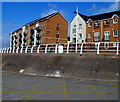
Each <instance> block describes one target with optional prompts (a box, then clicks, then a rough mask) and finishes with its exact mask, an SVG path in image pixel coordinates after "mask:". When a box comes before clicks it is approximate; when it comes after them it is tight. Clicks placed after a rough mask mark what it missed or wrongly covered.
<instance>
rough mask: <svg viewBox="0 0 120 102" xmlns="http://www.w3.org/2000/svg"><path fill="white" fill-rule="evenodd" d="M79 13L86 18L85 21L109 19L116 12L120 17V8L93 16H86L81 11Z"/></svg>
mask: <svg viewBox="0 0 120 102" xmlns="http://www.w3.org/2000/svg"><path fill="white" fill-rule="evenodd" d="M74 13H76V12H74ZM78 14H79V15H80V16H81V17H82V18H83V19H84V21H86V22H87V20H88V19H91V20H93V21H96V20H102V19H108V18H111V17H112V16H113V15H114V14H116V15H117V16H118V17H120V10H119V11H113V12H108V13H103V14H98V15H93V16H85V15H83V14H80V13H78Z"/></svg>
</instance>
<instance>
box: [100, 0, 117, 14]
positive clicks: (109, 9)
mask: <svg viewBox="0 0 120 102" xmlns="http://www.w3.org/2000/svg"><path fill="white" fill-rule="evenodd" d="M116 10H118V3H117V2H115V3H112V4H111V5H109V6H108V8H101V9H100V10H99V11H98V13H106V12H109V11H116Z"/></svg>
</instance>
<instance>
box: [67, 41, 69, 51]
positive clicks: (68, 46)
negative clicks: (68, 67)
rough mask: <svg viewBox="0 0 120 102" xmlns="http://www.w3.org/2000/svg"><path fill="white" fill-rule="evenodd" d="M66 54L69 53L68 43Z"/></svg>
mask: <svg viewBox="0 0 120 102" xmlns="http://www.w3.org/2000/svg"><path fill="white" fill-rule="evenodd" d="M67 53H69V42H68V45H67Z"/></svg>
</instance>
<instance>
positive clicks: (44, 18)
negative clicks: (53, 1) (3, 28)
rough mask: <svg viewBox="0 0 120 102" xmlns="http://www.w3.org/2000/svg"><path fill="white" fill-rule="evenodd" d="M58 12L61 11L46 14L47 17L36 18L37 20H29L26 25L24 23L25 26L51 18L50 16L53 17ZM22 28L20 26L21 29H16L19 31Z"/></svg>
mask: <svg viewBox="0 0 120 102" xmlns="http://www.w3.org/2000/svg"><path fill="white" fill-rule="evenodd" d="M58 13H59V12H56V13H52V14H50V15H48V16H46V17H43V18H39V19H36V20H34V21H31V22H29V23H27V24H25V25H23V26H27V25H32V24H34V23H36V22H42V21H45V20H47V19H49V18H51V17H53V16H55V15H57V14H58ZM20 29H22V28H19V29H17V30H16V31H18V30H20ZM16 31H14V32H16ZM14 32H13V33H14ZM13 33H12V34H13Z"/></svg>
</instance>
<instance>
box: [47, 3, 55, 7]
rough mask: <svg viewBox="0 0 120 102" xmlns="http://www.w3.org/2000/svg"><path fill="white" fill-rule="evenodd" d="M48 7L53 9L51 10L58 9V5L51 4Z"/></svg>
mask: <svg viewBox="0 0 120 102" xmlns="http://www.w3.org/2000/svg"><path fill="white" fill-rule="evenodd" d="M48 6H49V7H51V8H57V5H56V4H51V3H49V4H48Z"/></svg>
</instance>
